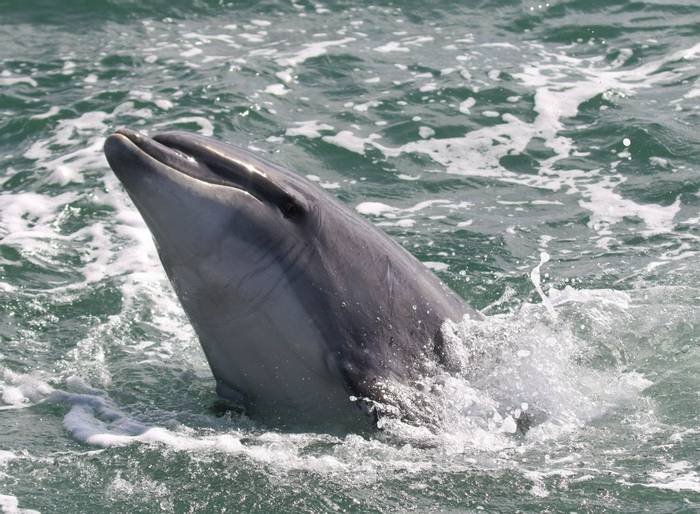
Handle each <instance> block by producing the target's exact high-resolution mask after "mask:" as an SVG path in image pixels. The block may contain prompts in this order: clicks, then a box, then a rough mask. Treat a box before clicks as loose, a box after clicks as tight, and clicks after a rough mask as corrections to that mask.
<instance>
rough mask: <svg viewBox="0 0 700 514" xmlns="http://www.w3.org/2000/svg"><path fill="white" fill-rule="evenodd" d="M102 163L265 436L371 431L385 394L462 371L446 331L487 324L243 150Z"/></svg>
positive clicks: (208, 146) (111, 146)
mask: <svg viewBox="0 0 700 514" xmlns="http://www.w3.org/2000/svg"><path fill="white" fill-rule="evenodd" d="M104 151H105V155H106V156H107V160H108V162H109V164H110V166H111V168H112V169H113V170H114V172H115V174H116V175H117V177H118V178H119V179H120V181H121V182H122V184H123V185H124V188H125V189H126V191H127V193H128V194H129V196H130V197H131V199H132V200H133V202H134V204H135V205H136V207H137V208H138V210H139V211H140V213H141V215H142V216H143V218H144V220H145V221H146V224H147V225H148V227H149V229H150V231H151V233H152V234H153V237H154V240H155V243H156V247H157V248H158V253H159V256H160V259H161V262H162V264H163V267H164V268H165V271H166V273H167V274H168V277H169V278H170V281H171V283H172V285H173V287H174V289H175V292H176V293H177V296H178V298H179V299H180V302H181V303H182V306H183V308H184V310H185V312H186V313H187V315H188V317H189V319H190V321H191V322H192V325H193V327H194V328H195V331H196V333H197V335H198V338H199V340H200V343H201V345H202V348H203V350H204V353H205V354H206V357H207V360H208V362H209V365H210V367H211V370H212V373H213V375H214V377H215V379H216V384H217V393H218V394H219V395H220V396H221V397H223V398H225V399H227V400H231V401H233V402H235V403H236V404H237V405H239V406H241V407H243V408H244V409H245V410H246V412H247V413H248V414H249V415H251V416H252V417H255V418H257V419H260V420H261V421H262V422H264V423H268V424H273V425H277V426H287V427H290V426H303V427H318V428H324V427H339V428H343V429H350V430H353V429H360V428H363V427H368V426H370V425H371V424H372V423H373V422H374V421H376V419H377V416H378V415H381V412H378V411H376V410H373V409H368V408H367V407H366V406H368V405H376V404H381V403H386V402H389V399H388V398H386V397H385V395H384V391H385V389H384V385H385V384H386V383H387V382H388V381H400V382H401V383H407V384H410V383H411V382H412V381H414V380H417V379H419V378H420V377H421V376H423V375H424V374H425V373H431V372H435V370H436V369H437V368H439V367H443V368H444V367H449V366H450V365H451V363H452V362H454V358H453V357H452V356H451V355H450V352H449V349H448V348H447V347H446V345H445V344H444V343H443V341H442V333H441V327H442V324H443V323H444V322H445V321H446V320H452V321H459V320H460V319H462V318H463V317H464V316H465V315H469V316H474V317H477V316H479V315H478V314H477V313H476V312H475V311H473V310H471V309H470V308H469V307H467V306H466V305H465V304H464V303H463V302H462V300H461V299H460V298H459V297H457V295H455V294H454V293H453V292H452V291H450V290H449V289H448V288H447V287H446V286H444V285H443V284H442V283H441V282H440V281H439V280H438V279H437V277H435V275H433V274H432V273H431V272H430V271H429V270H428V269H427V268H426V267H425V266H424V265H423V264H421V263H420V262H419V261H418V260H416V259H415V258H414V257H413V256H411V255H410V254H409V253H408V252H407V251H406V250H404V249H403V248H402V247H401V246H399V245H398V244H397V243H395V242H394V241H393V240H392V239H390V238H389V237H388V236H387V235H386V234H385V233H383V232H382V231H380V230H379V229H377V228H376V227H374V226H373V225H371V224H370V223H368V222H367V221H366V220H364V219H363V218H361V217H359V216H358V215H356V214H355V213H354V212H353V211H351V210H349V209H347V208H346V207H345V206H343V205H342V204H340V203H339V202H338V201H337V200H336V199H335V198H333V197H331V196H330V195H328V194H327V193H325V192H324V191H322V190H321V189H319V188H318V187H317V186H316V185H314V184H313V183H311V182H310V181H308V180H306V179H305V178H303V177H302V176H300V175H298V174H296V173H293V172H292V171H290V170H288V169H285V168H283V167H281V166H279V165H276V164H274V163H271V162H268V161H266V160H265V159H262V158H260V157H259V156H257V155H255V154H253V153H251V152H249V151H247V150H244V149H242V148H238V147H235V146H232V145H227V144H224V143H221V142H218V141H216V140H213V139H210V138H205V137H202V136H199V135H194V134H188V133H183V132H168V133H162V134H156V135H155V136H153V137H152V138H151V137H148V136H145V135H142V134H139V133H137V132H134V131H131V130H127V129H120V130H118V131H116V132H115V133H114V134H112V135H111V136H109V137H108V138H107V140H106V141H105V146H104ZM357 399H360V400H359V401H357Z"/></svg>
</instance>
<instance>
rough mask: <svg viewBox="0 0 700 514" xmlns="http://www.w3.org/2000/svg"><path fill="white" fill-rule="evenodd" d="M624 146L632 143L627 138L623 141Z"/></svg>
mask: <svg viewBox="0 0 700 514" xmlns="http://www.w3.org/2000/svg"><path fill="white" fill-rule="evenodd" d="M622 144H623V145H625V146H629V145H631V144H632V141H630V138H628V137H626V138H624V139H623V140H622Z"/></svg>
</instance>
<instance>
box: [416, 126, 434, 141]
mask: <svg viewBox="0 0 700 514" xmlns="http://www.w3.org/2000/svg"><path fill="white" fill-rule="evenodd" d="M418 135H419V136H420V137H421V138H423V139H428V138H429V137H433V136H434V135H435V130H433V129H432V128H430V127H418Z"/></svg>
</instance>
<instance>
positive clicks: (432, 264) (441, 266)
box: [422, 261, 450, 271]
mask: <svg viewBox="0 0 700 514" xmlns="http://www.w3.org/2000/svg"><path fill="white" fill-rule="evenodd" d="M422 262H423V265H424V266H425V267H426V268H430V269H431V270H433V271H447V270H448V269H450V265H449V264H446V263H444V262H437V261H422Z"/></svg>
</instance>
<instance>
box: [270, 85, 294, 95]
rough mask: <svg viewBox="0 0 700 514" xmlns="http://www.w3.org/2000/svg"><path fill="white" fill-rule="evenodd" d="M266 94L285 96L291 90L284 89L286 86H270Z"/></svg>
mask: <svg viewBox="0 0 700 514" xmlns="http://www.w3.org/2000/svg"><path fill="white" fill-rule="evenodd" d="M265 93H268V94H271V95H275V96H284V95H286V94H287V93H289V89H287V88H286V87H284V84H270V85H269V86H267V87H266V88H265Z"/></svg>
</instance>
